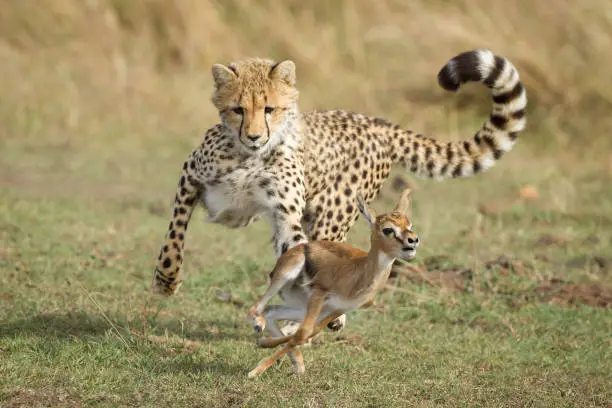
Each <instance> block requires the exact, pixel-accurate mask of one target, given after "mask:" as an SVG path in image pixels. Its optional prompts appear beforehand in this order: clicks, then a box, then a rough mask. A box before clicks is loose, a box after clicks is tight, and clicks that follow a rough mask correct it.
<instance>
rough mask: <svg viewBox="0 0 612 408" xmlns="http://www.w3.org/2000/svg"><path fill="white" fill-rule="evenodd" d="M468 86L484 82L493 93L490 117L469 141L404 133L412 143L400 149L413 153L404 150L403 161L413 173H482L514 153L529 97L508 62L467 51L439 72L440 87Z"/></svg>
mask: <svg viewBox="0 0 612 408" xmlns="http://www.w3.org/2000/svg"><path fill="white" fill-rule="evenodd" d="M466 82H482V83H483V84H485V85H486V86H487V87H488V88H490V89H491V95H492V99H493V109H492V111H491V114H490V116H489V118H488V119H487V120H486V121H485V122H484V123H483V125H482V126H481V127H480V129H479V130H478V131H477V132H476V134H475V135H474V137H473V138H471V139H468V140H464V141H460V142H449V143H442V142H438V141H436V140H433V139H429V138H425V137H422V136H421V137H419V136H415V135H414V134H410V132H408V136H409V139H410V140H409V141H407V140H404V143H402V144H403V145H405V146H406V147H408V148H409V149H411V151H410V152H406V151H405V152H404V153H405V154H404V155H403V157H402V160H403V161H404V162H405V163H406V164H407V165H408V166H409V167H410V170H411V171H412V172H414V173H416V174H418V175H420V176H424V177H430V178H435V179H443V178H449V177H467V176H471V175H473V174H475V173H478V172H480V171H484V170H486V169H488V168H489V167H491V166H493V165H494V164H495V162H496V161H497V160H498V159H500V158H501V156H502V155H503V154H504V153H505V152H507V151H510V150H511V149H512V147H513V146H514V144H515V142H516V140H517V138H518V133H519V132H520V131H522V130H523V129H524V128H525V124H526V119H525V107H526V106H527V93H526V92H525V88H524V87H523V84H522V83H521V81H520V79H519V74H518V71H517V70H516V68H515V67H514V65H512V63H511V62H510V61H509V60H507V59H506V58H504V57H500V56H497V55H495V54H493V53H492V52H491V51H489V50H474V51H468V52H464V53H461V54H459V55H457V56H455V57H454V58H452V59H451V60H450V61H448V62H447V63H446V65H444V67H443V68H442V69H441V70H440V72H439V73H438V83H439V84H440V86H441V87H442V88H444V89H446V90H448V91H457V90H458V89H459V88H460V87H461V85H462V84H464V83H466ZM400 137H401V136H400ZM406 142H408V143H406Z"/></svg>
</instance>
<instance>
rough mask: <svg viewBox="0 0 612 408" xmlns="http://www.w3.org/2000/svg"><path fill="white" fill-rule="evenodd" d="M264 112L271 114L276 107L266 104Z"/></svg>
mask: <svg viewBox="0 0 612 408" xmlns="http://www.w3.org/2000/svg"><path fill="white" fill-rule="evenodd" d="M264 112H265V113H266V115H269V114H271V113H272V112H274V108H273V107H271V106H266V107H265V108H264Z"/></svg>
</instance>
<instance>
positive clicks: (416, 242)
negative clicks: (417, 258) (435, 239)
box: [408, 237, 419, 244]
mask: <svg viewBox="0 0 612 408" xmlns="http://www.w3.org/2000/svg"><path fill="white" fill-rule="evenodd" d="M408 243H409V244H418V243H419V237H414V239H413V238H408Z"/></svg>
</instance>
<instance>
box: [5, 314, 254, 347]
mask: <svg viewBox="0 0 612 408" xmlns="http://www.w3.org/2000/svg"><path fill="white" fill-rule="evenodd" d="M182 323H183V326H181V322H179V321H177V320H172V321H170V320H168V321H166V320H159V321H157V322H156V324H155V326H154V327H153V328H151V329H148V330H147V331H146V335H155V334H160V335H161V334H164V333H170V334H173V333H174V334H175V335H178V336H180V337H181V338H184V339H186V340H191V341H201V342H218V341H224V340H242V339H243V338H244V336H241V335H240V333H239V332H238V330H237V329H236V327H235V325H234V324H233V323H232V322H231V321H226V320H207V321H202V322H198V323H199V324H196V323H195V322H194V323H193V324H192V323H191V322H184V321H183V322H182ZM204 325H205V327H203V326H204ZM183 327H190V329H188V330H186V331H185V332H183ZM191 327H194V328H191ZM210 327H214V330H211V329H210ZM113 328H116V329H117V331H118V332H119V333H120V334H125V335H126V336H132V335H133V334H131V332H135V333H136V335H137V336H138V335H145V333H141V330H140V328H139V326H138V325H137V324H136V325H135V324H132V325H130V326H128V325H127V324H126V322H125V321H122V319H121V318H113V317H111V318H110V320H106V319H105V318H104V317H103V316H100V315H96V314H88V313H86V312H72V313H71V312H68V313H41V314H38V315H36V316H31V317H28V318H23V319H17V320H13V321H8V322H4V323H2V324H0V338H3V337H4V338H9V337H14V336H16V335H23V336H36V337H41V338H47V339H49V340H51V339H55V340H62V339H73V338H74V337H77V338H78V337H103V336H105V335H106V333H107V332H108V331H109V330H113Z"/></svg>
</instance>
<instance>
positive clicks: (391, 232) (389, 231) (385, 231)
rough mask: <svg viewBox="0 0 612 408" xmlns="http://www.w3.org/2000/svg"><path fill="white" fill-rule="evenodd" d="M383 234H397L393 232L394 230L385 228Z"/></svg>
mask: <svg viewBox="0 0 612 408" xmlns="http://www.w3.org/2000/svg"><path fill="white" fill-rule="evenodd" d="M382 232H383V234H385V235H391V234H395V231H393V228H383V230H382Z"/></svg>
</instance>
